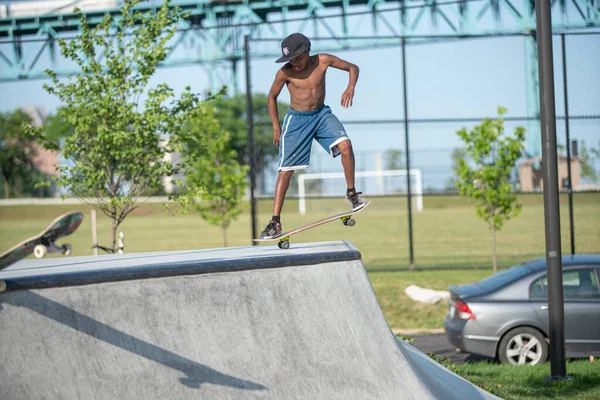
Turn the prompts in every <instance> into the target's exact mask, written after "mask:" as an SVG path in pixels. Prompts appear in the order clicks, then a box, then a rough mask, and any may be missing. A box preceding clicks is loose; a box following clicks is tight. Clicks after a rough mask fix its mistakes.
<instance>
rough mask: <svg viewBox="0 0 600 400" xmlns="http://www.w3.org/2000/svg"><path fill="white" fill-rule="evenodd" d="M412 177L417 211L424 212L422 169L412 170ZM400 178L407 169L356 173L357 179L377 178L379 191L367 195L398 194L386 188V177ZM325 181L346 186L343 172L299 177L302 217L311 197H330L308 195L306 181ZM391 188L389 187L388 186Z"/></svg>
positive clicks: (299, 210) (299, 208) (299, 204)
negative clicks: (334, 181)
mask: <svg viewBox="0 0 600 400" xmlns="http://www.w3.org/2000/svg"><path fill="white" fill-rule="evenodd" d="M410 175H411V177H412V178H414V179H411V182H412V189H413V191H412V193H411V194H412V195H413V196H414V198H415V202H416V206H417V211H423V177H422V175H421V170H420V169H411V170H410ZM398 176H406V170H405V169H394V170H379V171H360V172H356V173H355V177H356V178H366V177H372V178H377V190H376V191H374V192H369V193H365V194H366V195H368V194H372V195H393V194H395V193H398V192H397V191H396V192H394V191H391V190H390V189H389V188H387V187H386V183H385V178H386V177H398ZM325 179H333V180H341V181H342V182H343V185H344V186H345V180H344V173H343V172H317V173H312V174H299V175H298V212H299V213H300V215H305V214H306V199H307V198H310V197H313V198H314V197H330V196H328V195H323V194H311V195H308V194H307V193H306V181H309V180H325ZM387 186H389V185H387ZM406 192H407V191H406V190H405V188H404V190H402V191H401V193H406Z"/></svg>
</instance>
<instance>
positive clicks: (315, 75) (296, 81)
mask: <svg viewBox="0 0 600 400" xmlns="http://www.w3.org/2000/svg"><path fill="white" fill-rule="evenodd" d="M324 84H325V71H324V70H323V71H322V70H320V68H317V69H315V70H314V71H312V72H311V73H309V74H306V75H305V76H302V75H300V76H295V77H289V78H288V86H289V87H290V88H293V89H297V90H308V89H315V88H320V87H322V86H323V85H324Z"/></svg>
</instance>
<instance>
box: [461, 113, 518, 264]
mask: <svg viewBox="0 0 600 400" xmlns="http://www.w3.org/2000/svg"><path fill="white" fill-rule="evenodd" d="M504 113H506V108H504V107H499V108H498V114H499V118H498V119H495V120H492V119H489V118H486V119H484V120H483V122H482V123H481V124H479V125H477V126H475V127H474V128H473V129H472V130H471V131H467V129H466V128H463V129H461V130H460V131H458V132H457V134H458V136H460V138H461V139H462V140H463V141H464V142H465V144H466V149H465V152H466V157H464V158H460V159H458V163H457V165H456V168H455V169H454V173H455V175H456V177H457V181H456V187H457V188H458V190H459V192H460V194H462V195H465V196H468V197H469V198H471V199H472V200H473V201H474V202H475V204H476V210H477V216H478V217H480V218H482V219H483V220H484V221H485V222H486V223H487V224H488V226H489V227H490V229H491V231H492V263H493V267H494V273H496V271H497V268H498V266H497V261H496V231H497V230H499V229H500V228H501V227H502V225H503V224H504V222H505V221H507V220H508V219H510V218H512V217H516V216H518V215H519V212H520V210H521V205H520V204H519V203H518V201H517V196H516V195H515V194H514V192H513V190H512V189H513V188H512V184H511V183H510V178H511V172H512V170H513V168H514V167H515V163H516V162H517V160H518V159H519V158H520V157H521V153H522V151H523V149H524V146H523V141H524V140H525V129H524V128H522V127H518V128H516V129H515V134H514V137H511V136H508V135H506V134H505V132H504V120H503V119H502V115H503V114H504Z"/></svg>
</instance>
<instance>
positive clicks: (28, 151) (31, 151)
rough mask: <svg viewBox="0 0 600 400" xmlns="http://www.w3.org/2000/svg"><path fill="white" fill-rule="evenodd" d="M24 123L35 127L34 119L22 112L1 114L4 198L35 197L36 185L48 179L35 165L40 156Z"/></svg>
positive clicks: (0, 129) (1, 162) (0, 151)
mask: <svg viewBox="0 0 600 400" xmlns="http://www.w3.org/2000/svg"><path fill="white" fill-rule="evenodd" d="M24 123H31V118H30V116H29V115H28V114H27V113H26V112H24V111H22V110H16V111H14V112H7V113H0V173H1V174H2V179H3V181H4V182H3V186H4V198H9V197H11V194H12V196H20V195H33V194H34V191H35V184H37V183H38V182H41V181H44V180H45V179H46V178H47V177H46V175H45V174H44V173H42V172H41V171H39V170H38V169H37V168H36V167H35V165H34V162H33V159H34V157H35V156H36V153H37V152H36V148H35V147H34V143H33V142H32V141H31V139H30V138H29V137H28V136H27V135H26V134H25V132H24V131H23V128H22V125H23V124H24ZM45 194H48V193H45Z"/></svg>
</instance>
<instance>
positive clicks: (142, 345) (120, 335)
mask: <svg viewBox="0 0 600 400" xmlns="http://www.w3.org/2000/svg"><path fill="white" fill-rule="evenodd" d="M2 302H3V303H5V304H11V305H13V306H16V307H24V308H28V309H30V310H31V311H33V312H36V313H38V314H40V315H42V316H44V317H47V318H50V319H52V320H54V321H56V322H59V323H61V324H63V325H66V326H68V327H70V328H73V329H75V330H77V331H79V332H82V333H85V334H87V335H89V336H91V337H94V338H96V339H98V340H102V341H103V342H106V343H109V344H111V345H113V346H116V347H119V348H121V349H123V350H126V351H128V352H130V353H133V354H137V355H138V356H140V357H144V358H146V359H148V360H150V361H154V362H156V363H159V364H162V365H164V366H167V367H169V368H172V369H175V370H177V371H180V372H181V373H183V374H184V375H185V376H184V377H181V378H179V381H180V382H181V383H182V384H184V385H185V386H187V387H189V388H192V389H198V388H200V386H201V385H202V384H204V383H211V384H214V385H221V386H229V387H232V388H236V389H245V390H267V387H265V386H263V385H261V384H258V383H255V382H251V381H247V380H244V379H240V378H236V377H234V376H231V375H227V374H223V373H221V372H219V371H216V370H214V369H212V368H209V367H207V366H205V365H202V364H200V363H197V362H195V361H192V360H189V359H187V358H185V357H182V356H180V355H178V354H175V353H173V352H171V351H168V350H165V349H162V348H160V347H158V346H156V345H153V344H152V343H148V342H146V341H144V340H141V339H138V338H136V337H134V336H132V335H129V334H127V333H124V332H121V331H119V330H117V329H115V328H112V327H110V326H108V325H106V324H104V323H102V322H99V321H96V320H94V319H92V318H90V317H88V316H86V315H84V314H81V313H80V312H77V311H75V310H73V309H71V308H69V307H66V306H63V305H62V304H60V303H57V302H55V301H53V300H50V299H48V298H45V297H43V296H40V295H39V294H37V293H33V292H30V291H22V292H13V293H11V296H6V298H4V299H2ZM0 310H1V305H0Z"/></svg>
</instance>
